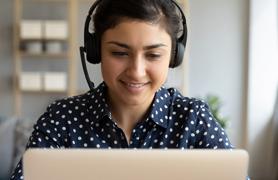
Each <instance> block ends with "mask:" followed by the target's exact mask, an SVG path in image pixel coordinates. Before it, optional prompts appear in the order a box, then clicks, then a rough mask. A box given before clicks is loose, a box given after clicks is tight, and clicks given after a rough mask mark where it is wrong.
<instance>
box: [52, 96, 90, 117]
mask: <svg viewBox="0 0 278 180" xmlns="http://www.w3.org/2000/svg"><path fill="white" fill-rule="evenodd" d="M92 94H93V92H91V91H88V92H87V93H84V94H80V95H76V96H72V97H67V98H63V99H58V100H56V101H54V102H52V103H51V104H49V105H48V107H47V112H56V113H57V114H58V113H62V112H63V111H67V113H70V112H71V111H74V110H79V109H84V108H85V107H86V106H87V104H88V101H89V100H90V97H91V96H92Z"/></svg>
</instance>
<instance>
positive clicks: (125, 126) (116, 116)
mask: <svg viewBox="0 0 278 180" xmlns="http://www.w3.org/2000/svg"><path fill="white" fill-rule="evenodd" d="M108 96H109V95H108ZM113 97H114V96H109V98H108V99H109V100H108V102H109V106H110V110H111V113H112V117H113V120H114V121H115V122H116V123H117V125H118V126H119V127H120V128H121V129H122V130H123V131H124V133H125V136H126V138H127V140H128V142H129V140H130V137H131V134H132V130H133V128H134V127H135V126H136V124H137V123H138V122H140V121H143V120H144V119H145V118H146V116H147V114H148V111H149V109H150V106H151V103H152V101H150V102H145V103H143V104H135V105H134V104H132V105H131V104H125V103H124V102H121V101H119V100H117V98H113Z"/></svg>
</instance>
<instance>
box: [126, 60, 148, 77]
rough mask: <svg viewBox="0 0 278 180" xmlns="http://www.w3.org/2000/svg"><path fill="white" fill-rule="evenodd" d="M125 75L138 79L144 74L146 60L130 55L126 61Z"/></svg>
mask: <svg viewBox="0 0 278 180" xmlns="http://www.w3.org/2000/svg"><path fill="white" fill-rule="evenodd" d="M126 75H127V76H128V77H129V78H131V79H132V80H137V81H140V80H141V79H142V77H144V76H146V62H145V60H144V57H142V56H141V55H136V56H135V57H132V58H131V59H130V61H129V63H128V67H127V70H126Z"/></svg>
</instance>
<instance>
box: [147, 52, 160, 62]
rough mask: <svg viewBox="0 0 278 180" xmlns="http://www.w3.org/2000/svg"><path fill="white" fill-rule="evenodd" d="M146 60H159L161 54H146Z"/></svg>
mask: <svg viewBox="0 0 278 180" xmlns="http://www.w3.org/2000/svg"><path fill="white" fill-rule="evenodd" d="M147 58H148V59H151V60H157V59H159V58H161V54H159V53H149V54H147Z"/></svg>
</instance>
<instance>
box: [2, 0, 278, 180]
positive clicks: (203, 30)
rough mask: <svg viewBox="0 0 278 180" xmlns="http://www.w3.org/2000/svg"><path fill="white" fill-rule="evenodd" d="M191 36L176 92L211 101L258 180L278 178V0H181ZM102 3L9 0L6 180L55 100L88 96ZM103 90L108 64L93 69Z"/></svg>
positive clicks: (5, 0) (175, 78) (173, 76)
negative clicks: (88, 47) (92, 15)
mask: <svg viewBox="0 0 278 180" xmlns="http://www.w3.org/2000/svg"><path fill="white" fill-rule="evenodd" d="M179 2H180V3H181V4H182V6H183V8H184V10H185V14H186V16H187V21H188V27H189V37H188V44H187V49H186V55H185V60H184V62H183V65H182V66H181V67H179V68H177V69H173V70H170V73H169V77H168V79H167V82H166V84H165V85H166V86H171V87H176V88H178V89H179V90H180V91H181V92H183V94H184V95H185V96H190V97H198V98H204V99H206V100H207V101H208V102H209V103H210V105H211V107H212V108H213V107H215V116H216V117H217V119H218V120H219V121H221V120H222V121H224V126H225V129H226V131H227V133H228V135H229V137H230V139H231V141H232V143H233V144H234V145H235V146H236V147H237V148H243V149H246V150H247V151H248V152H249V155H250V166H249V175H250V177H251V178H252V179H254V180H277V179H278V176H277V174H278V173H277V172H278V149H277V147H278V136H277V134H278V56H277V52H278V46H277V44H278V43H277V42H278V36H277V33H278V3H277V0H264V1H262V0H210V1H205V0H180V1H179ZM92 3H93V0H1V1H0V179H1V178H2V177H3V179H7V177H8V176H9V173H10V172H11V169H12V168H13V167H14V165H15V164H16V162H17V161H18V160H19V158H20V156H21V154H22V152H23V150H24V147H25V144H26V141H27V139H28V137H29V135H30V132H31V130H32V125H33V123H34V122H35V121H36V120H37V119H38V118H39V116H40V115H41V114H42V113H43V112H44V111H45V110H46V107H47V105H48V104H50V103H51V102H53V101H54V100H55V99H60V98H64V97H67V96H72V95H76V94H80V93H84V92H86V91H88V89H89V88H88V86H87V84H86V81H85V78H84V75H83V71H82V68H81V62H80V58H79V51H78V48H79V46H81V45H83V31H84V21H85V17H86V15H87V12H88V9H89V7H90V5H91V4H92ZM88 66H89V72H90V75H91V78H92V80H93V81H94V83H95V84H96V85H98V84H99V83H100V82H101V81H102V78H101V74H100V69H99V65H89V64H88Z"/></svg>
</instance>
